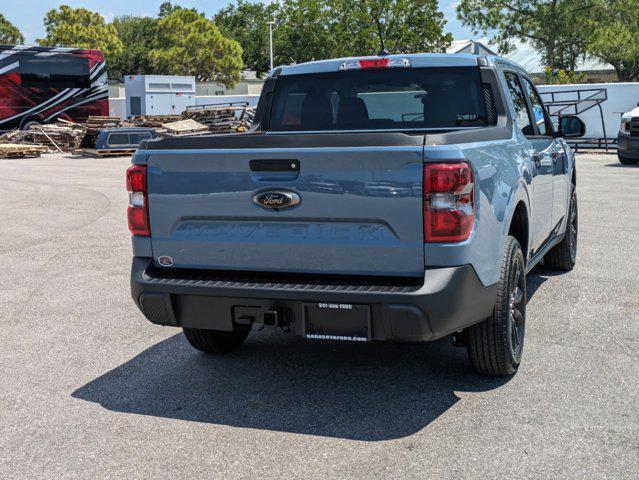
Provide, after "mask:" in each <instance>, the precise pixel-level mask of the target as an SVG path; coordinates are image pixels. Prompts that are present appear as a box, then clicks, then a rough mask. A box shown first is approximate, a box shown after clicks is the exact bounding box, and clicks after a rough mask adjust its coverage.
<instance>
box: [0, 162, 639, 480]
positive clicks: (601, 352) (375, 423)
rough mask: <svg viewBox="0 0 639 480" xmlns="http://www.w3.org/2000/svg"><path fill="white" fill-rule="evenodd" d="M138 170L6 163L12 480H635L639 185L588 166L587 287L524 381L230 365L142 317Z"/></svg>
mask: <svg viewBox="0 0 639 480" xmlns="http://www.w3.org/2000/svg"><path fill="white" fill-rule="evenodd" d="M128 161H129V160H128V159H125V158H109V159H80V158H74V157H71V156H66V157H62V156H56V155H48V156H45V157H43V158H40V159H22V160H0V207H1V211H2V223H1V224H2V227H1V228H0V261H1V262H2V265H1V268H0V271H1V272H2V273H1V274H0V311H1V312H2V315H1V318H2V319H3V322H2V323H3V325H2V327H1V328H0V345H1V348H0V379H1V388H0V478H2V479H23V478H29V479H31V478H42V479H62V478H91V479H94V478H95V479H97V478H104V479H115V478H126V479H132V478H154V479H157V478H220V479H222V478H223V479H231V478H340V479H344V478H380V479H381V478H438V479H445V478H450V479H466V478H482V479H490V478H515V477H519V478H531V479H532V478H535V479H539V478H580V479H581V478H597V479H604V478H610V479H613V478H614V479H625V478H628V479H636V478H638V477H639V453H638V452H639V448H638V437H639V435H638V434H639V402H638V396H637V395H638V392H639V373H638V372H639V369H638V362H637V358H638V357H637V354H638V350H639V349H638V345H639V342H638V340H637V338H638V336H639V314H638V311H639V286H638V285H639V272H638V269H639V253H638V248H637V245H638V243H637V242H638V240H637V239H638V238H639V213H637V208H638V207H639V167H626V166H622V165H621V164H619V163H618V162H617V160H616V157H615V156H613V155H601V154H580V155H579V156H578V159H577V172H578V174H577V176H578V195H579V209H580V211H579V215H580V238H579V254H578V262H577V267H576V268H575V269H574V270H573V271H572V272H570V273H565V274H557V273H554V272H550V271H546V270H544V269H543V268H536V269H535V270H533V271H532V272H531V274H530V275H529V276H528V296H529V304H528V312H527V335H526V347H525V351H524V361H523V365H522V368H521V369H520V371H519V373H518V374H517V375H516V376H514V377H513V378H511V379H507V380H494V379H486V378H483V377H480V376H478V375H476V374H475V373H473V371H472V370H471V368H470V366H469V365H468V363H467V360H466V356H465V351H463V350H460V349H457V350H455V349H453V348H452V347H451V346H450V343H449V342H448V341H439V342H435V343H431V344H423V345H393V344H365V345H359V344H350V343H323V342H309V341H305V340H304V339H301V338H297V337H293V336H288V335H285V334H284V333H282V332H280V331H267V330H264V331H262V332H253V333H252V334H251V336H250V337H249V339H248V341H247V343H246V344H245V346H244V347H243V348H242V349H241V350H239V351H238V352H236V353H233V354H231V355H228V356H224V357H208V356H205V355H203V354H200V353H198V352H196V351H195V350H193V349H192V348H191V347H190V346H189V345H188V344H187V342H186V340H185V339H184V337H183V335H182V334H181V331H179V330H177V329H169V328H162V327H158V326H154V325H151V324H150V323H148V322H147V321H146V320H144V319H143V317H142V315H141V314H140V313H139V312H138V310H137V309H136V308H135V306H134V304H133V302H132V301H131V299H130V296H129V268H130V256H131V252H130V240H129V234H128V231H127V228H126V219H125V209H126V204H127V195H126V192H125V188H124V170H125V168H126V167H127V165H128Z"/></svg>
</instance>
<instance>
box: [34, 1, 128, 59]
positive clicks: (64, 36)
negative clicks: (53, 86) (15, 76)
mask: <svg viewBox="0 0 639 480" xmlns="http://www.w3.org/2000/svg"><path fill="white" fill-rule="evenodd" d="M44 26H45V29H46V34H47V36H46V37H45V38H41V39H39V40H37V42H38V43H39V44H40V45H42V46H45V47H78V48H95V49H98V50H102V52H103V53H104V55H105V57H106V58H107V61H110V60H111V59H112V58H113V56H114V55H116V54H118V53H119V52H120V51H121V50H122V42H121V41H120V38H119V37H118V32H117V31H116V29H115V27H114V26H113V25H110V24H107V23H106V22H105V21H104V17H102V15H100V14H99V13H96V12H92V11H90V10H87V9H86V8H71V7H69V6H68V5H62V6H61V7H60V8H59V9H57V10H56V9H53V10H49V12H48V13H47V14H46V16H45V17H44Z"/></svg>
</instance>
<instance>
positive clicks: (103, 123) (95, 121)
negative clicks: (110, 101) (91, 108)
mask: <svg viewBox="0 0 639 480" xmlns="http://www.w3.org/2000/svg"><path fill="white" fill-rule="evenodd" d="M121 123H122V120H121V119H120V117H97V116H93V117H89V118H87V123H86V125H85V127H86V128H87V129H88V130H102V129H105V128H117V127H119V126H120V124H121Z"/></svg>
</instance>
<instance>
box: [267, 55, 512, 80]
mask: <svg viewBox="0 0 639 480" xmlns="http://www.w3.org/2000/svg"><path fill="white" fill-rule="evenodd" d="M382 58H388V59H389V60H391V61H393V60H396V61H403V60H404V59H405V60H408V62H409V63H410V65H411V67H472V66H477V65H478V64H479V63H480V62H486V63H485V64H487V65H494V64H495V63H496V62H498V61H499V62H502V63H506V64H508V65H509V66H511V67H513V68H517V69H520V70H522V71H523V70H524V69H523V68H522V67H521V66H520V65H518V64H516V63H515V62H512V61H510V60H507V59H505V58H503V57H500V56H497V55H488V56H478V55H474V54H470V53H455V54H450V53H407V54H393V55H384V56H383V57H381V56H377V55H372V56H362V57H344V58H332V59H328V60H315V61H312V62H306V63H298V64H295V65H286V66H280V67H277V68H275V69H273V71H272V72H271V74H270V75H271V76H273V75H296V74H304V73H322V72H335V71H338V70H339V69H340V67H341V66H342V65H343V64H345V63H348V62H356V61H358V60H376V59H382Z"/></svg>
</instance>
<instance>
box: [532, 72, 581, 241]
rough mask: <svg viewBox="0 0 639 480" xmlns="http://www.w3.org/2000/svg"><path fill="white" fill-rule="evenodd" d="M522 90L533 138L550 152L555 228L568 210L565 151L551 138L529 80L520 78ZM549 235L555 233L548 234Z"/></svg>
mask: <svg viewBox="0 0 639 480" xmlns="http://www.w3.org/2000/svg"><path fill="white" fill-rule="evenodd" d="M522 81H523V84H524V88H525V89H526V93H527V95H528V99H529V101H530V105H531V107H532V112H533V115H534V118H535V138H534V140H533V143H535V142H537V143H538V146H539V147H540V148H543V149H544V150H547V151H549V152H550V160H551V163H552V167H551V168H552V172H553V207H552V222H551V227H552V228H553V229H554V228H556V227H557V226H558V225H559V223H560V222H561V221H562V220H563V218H564V216H565V215H566V213H567V209H568V194H569V182H570V180H569V179H568V175H567V169H568V165H567V164H568V159H567V158H566V151H565V150H564V147H563V145H562V144H561V141H560V140H559V139H556V138H555V137H554V136H553V128H552V122H551V121H550V117H549V116H548V112H547V111H546V109H545V107H544V104H543V102H542V101H541V97H540V96H539V94H538V93H537V89H535V87H534V86H533V83H532V82H531V81H530V79H528V78H526V77H522ZM550 233H551V235H552V234H554V233H555V232H554V231H552V232H550Z"/></svg>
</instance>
